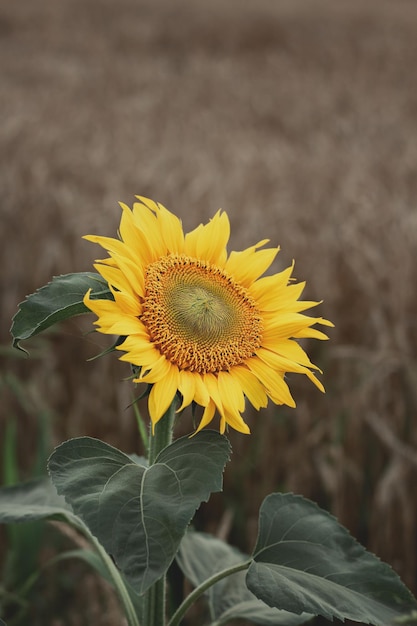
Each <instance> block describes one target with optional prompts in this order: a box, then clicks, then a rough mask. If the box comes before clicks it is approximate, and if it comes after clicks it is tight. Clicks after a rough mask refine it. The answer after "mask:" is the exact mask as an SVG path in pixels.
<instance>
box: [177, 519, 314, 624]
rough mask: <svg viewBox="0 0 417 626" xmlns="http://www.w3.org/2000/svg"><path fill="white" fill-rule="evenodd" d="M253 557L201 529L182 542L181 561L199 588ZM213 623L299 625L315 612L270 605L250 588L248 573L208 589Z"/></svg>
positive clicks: (240, 574) (179, 553) (179, 555)
mask: <svg viewBox="0 0 417 626" xmlns="http://www.w3.org/2000/svg"><path fill="white" fill-rule="evenodd" d="M248 559H249V557H248V556H247V555H245V554H243V553H242V552H240V551H239V550H237V549H236V548H233V547H232V546H230V545H228V544H227V543H225V542H224V541H221V540H220V539H217V538H215V537H213V536H211V535H208V534H205V533H199V532H192V531H190V532H188V533H186V534H185V536H184V538H183V540H182V541H181V545H180V549H179V552H178V555H177V563H178V565H179V566H180V568H181V570H182V572H183V574H184V576H185V577H186V578H188V580H189V581H190V582H191V583H192V584H193V585H194V587H198V586H199V585H201V584H202V583H204V582H205V581H206V580H207V579H208V578H210V577H211V576H213V575H214V574H217V573H218V572H220V571H222V570H226V569H227V568H230V567H233V566H234V565H237V564H238V563H243V562H245V561H247V560H248ZM207 599H208V603H209V608H210V614H211V616H212V619H213V620H214V621H213V626H214V625H216V626H220V625H221V624H226V623H228V622H229V621H231V620H235V619H245V620H246V621H250V622H253V623H254V624H260V625H262V626H298V624H302V623H303V622H306V621H307V620H309V619H311V618H312V617H313V616H312V615H307V614H303V615H294V614H292V613H288V611H280V610H279V609H276V608H271V607H269V606H267V605H266V604H265V603H264V602H262V600H259V599H258V598H257V597H256V596H254V594H253V593H252V592H251V591H249V589H248V588H247V586H246V582H245V572H243V571H242V572H237V573H234V574H231V575H229V576H227V577H226V578H223V579H222V580H220V581H219V582H217V583H216V584H214V585H213V586H212V587H210V588H209V589H208V590H207Z"/></svg>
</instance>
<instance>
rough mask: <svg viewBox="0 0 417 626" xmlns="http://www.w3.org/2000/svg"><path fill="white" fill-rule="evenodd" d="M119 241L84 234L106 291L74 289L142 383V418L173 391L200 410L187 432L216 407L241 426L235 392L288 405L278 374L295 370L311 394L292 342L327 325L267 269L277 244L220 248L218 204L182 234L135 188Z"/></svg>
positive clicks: (283, 277)
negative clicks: (98, 256)
mask: <svg viewBox="0 0 417 626" xmlns="http://www.w3.org/2000/svg"><path fill="white" fill-rule="evenodd" d="M121 207H122V210H123V213H122V218H121V222H120V231H119V239H113V238H109V237H98V236H91V235H90V236H87V237H86V239H88V240H90V241H93V242H95V243H98V244H100V245H101V246H102V247H103V248H104V249H106V250H107V252H108V253H109V257H108V258H106V259H104V260H100V261H97V262H96V264H95V268H96V269H97V271H98V272H99V273H100V274H101V275H102V276H103V278H104V279H105V280H106V281H107V282H108V284H109V287H110V289H111V291H112V293H113V297H114V300H99V299H91V298H90V293H87V294H86V295H85V298H84V303H85V305H86V306H87V307H88V308H89V309H91V311H93V312H94V313H95V314H96V315H97V321H96V322H95V324H96V325H97V327H98V330H99V331H100V332H102V333H106V334H112V335H120V336H123V337H125V339H124V341H123V342H122V343H120V344H119V345H117V349H118V350H121V351H122V352H123V354H122V355H121V357H120V358H121V360H124V361H128V362H129V363H131V364H132V365H134V366H137V368H139V369H137V371H138V372H139V374H137V377H136V378H135V379H134V380H135V382H137V383H147V384H149V385H150V386H151V391H150V394H149V401H148V406H149V414H150V417H151V420H152V423H153V424H156V423H157V422H158V420H159V419H160V418H161V417H162V416H163V414H164V413H165V411H166V410H167V409H168V407H169V405H170V404H171V402H172V401H173V399H174V397H175V395H176V394H177V393H178V394H180V397H181V406H180V409H179V410H182V409H183V408H184V407H186V406H188V405H189V404H191V403H192V402H194V403H196V404H199V405H201V406H202V407H203V413H202V418H201V421H200V424H199V426H198V430H199V429H201V428H203V427H204V426H206V425H207V424H208V423H209V422H210V421H211V420H212V419H213V417H214V415H215V413H216V410H217V411H218V413H219V415H220V431H221V432H224V430H225V428H226V424H228V425H229V426H231V427H232V428H235V429H236V430H238V431H240V432H243V433H248V432H249V428H248V426H247V424H246V423H245V422H244V420H243V418H242V412H243V410H244V407H245V398H246V399H248V400H249V401H250V402H251V404H252V405H253V406H254V407H255V408H256V409H260V408H261V407H265V406H266V405H267V403H268V399H271V400H272V401H273V402H275V403H276V404H286V405H289V406H295V402H294V400H293V398H292V396H291V393H290V391H289V388H288V386H287V384H286V382H285V380H284V378H285V374H286V373H287V372H298V373H301V374H305V375H306V376H308V377H309V378H310V380H312V382H313V383H314V384H315V385H316V386H317V387H318V388H319V389H320V390H322V391H324V389H323V386H322V384H321V383H320V381H319V380H318V379H317V378H316V376H315V374H314V370H318V368H317V367H316V366H315V365H314V364H313V363H311V361H310V360H309V358H308V356H307V354H306V353H305V351H304V350H303V349H302V348H301V346H300V345H299V344H298V343H297V339H300V338H303V337H314V338H316V339H327V336H326V335H325V334H324V333H323V332H321V331H319V330H317V329H316V328H313V326H315V325H316V324H322V325H325V326H332V325H333V324H332V323H331V322H329V321H327V320H325V319H323V318H321V317H310V316H307V315H304V314H303V313H302V311H305V310H306V309H309V308H311V307H313V306H315V305H317V304H318V302H311V301H308V302H307V301H301V300H300V299H299V298H300V296H301V293H302V291H303V288H304V283H294V281H293V280H292V278H291V274H292V270H293V266H291V267H289V268H287V269H285V270H284V271H282V272H280V273H278V274H274V275H271V276H264V277H262V275H263V274H264V273H265V271H266V270H267V269H268V268H269V267H270V265H271V264H272V262H273V260H274V259H275V256H276V254H277V252H278V248H265V247H264V246H265V244H266V243H267V242H268V241H267V240H264V241H261V242H259V243H257V244H255V245H254V246H252V247H250V248H247V249H246V250H242V251H240V252H231V253H230V254H228V253H227V249H226V246H227V243H228V240H229V235H230V225H229V219H228V217H227V214H226V213H222V212H220V211H218V212H217V213H216V214H215V216H214V217H213V218H212V219H211V220H210V221H209V222H208V223H207V224H204V225H202V224H201V225H200V226H198V227H197V228H196V229H195V230H193V231H191V232H189V233H187V234H184V232H183V229H182V225H181V222H180V220H179V219H178V218H177V217H176V216H175V215H173V214H172V213H170V212H169V211H168V210H167V209H165V207H163V206H162V205H161V204H159V203H156V202H153V201H152V200H149V199H147V198H143V197H140V196H138V201H137V202H135V203H134V205H133V208H132V209H130V208H129V207H128V206H126V205H124V204H121Z"/></svg>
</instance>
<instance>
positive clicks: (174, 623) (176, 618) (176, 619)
mask: <svg viewBox="0 0 417 626" xmlns="http://www.w3.org/2000/svg"><path fill="white" fill-rule="evenodd" d="M251 563H252V559H248V560H247V561H243V563H238V564H237V565H233V566H232V567H227V568H226V569H223V570H222V571H221V572H218V573H217V574H214V575H213V576H211V577H210V578H207V580H205V581H204V582H203V583H201V585H199V586H198V587H196V588H195V589H194V591H192V592H191V593H190V595H188V596H187V597H186V598H185V600H184V602H183V603H182V604H181V605H180V606H179V607H178V609H177V610H176V611H175V613H174V615H173V616H172V617H171V619H170V620H169V622H168V626H179V623H180V621H181V620H182V618H183V617H184V615H185V614H186V612H187V611H188V609H189V608H190V607H191V605H192V604H194V602H195V601H196V600H198V598H199V597H200V596H201V595H203V593H204V592H205V591H206V590H207V589H209V587H211V586H212V585H215V584H216V583H217V582H219V580H222V579H223V578H227V576H231V575H232V574H236V573H237V572H241V571H242V570H245V569H248V567H249V565H250V564H251Z"/></svg>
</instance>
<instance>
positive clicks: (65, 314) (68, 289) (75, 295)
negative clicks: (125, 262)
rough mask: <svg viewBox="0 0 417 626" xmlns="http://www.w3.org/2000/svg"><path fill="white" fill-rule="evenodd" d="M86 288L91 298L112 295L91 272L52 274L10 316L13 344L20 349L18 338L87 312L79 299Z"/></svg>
mask: <svg viewBox="0 0 417 626" xmlns="http://www.w3.org/2000/svg"><path fill="white" fill-rule="evenodd" d="M89 289H91V290H92V293H91V297H92V298H101V299H109V300H111V299H112V298H113V296H112V293H111V291H110V289H109V287H108V284H107V282H106V281H105V280H104V279H103V278H102V277H101V276H100V275H99V274H96V273H94V272H80V273H78V274H65V275H62V276H55V277H54V278H53V279H52V281H51V282H50V283H48V284H47V285H45V286H44V287H41V288H40V289H38V290H37V291H35V293H33V294H31V295H30V296H27V298H26V300H24V302H22V303H21V304H20V305H19V310H18V311H17V313H16V315H15V316H14V317H13V323H12V327H11V329H10V332H11V334H12V337H13V347H15V348H17V349H19V350H23V348H21V346H20V342H21V341H23V340H25V339H29V338H30V337H33V336H35V335H37V334H38V333H40V332H42V331H43V330H45V329H46V328H49V327H50V326H52V325H53V324H56V323H57V322H62V321H63V320H66V319H69V318H70V317H73V316H74V315H80V314H81V313H89V312H90V311H89V309H87V307H86V306H85V305H84V302H83V298H84V296H85V294H86V293H87V291H88V290H89ZM23 352H25V350H23Z"/></svg>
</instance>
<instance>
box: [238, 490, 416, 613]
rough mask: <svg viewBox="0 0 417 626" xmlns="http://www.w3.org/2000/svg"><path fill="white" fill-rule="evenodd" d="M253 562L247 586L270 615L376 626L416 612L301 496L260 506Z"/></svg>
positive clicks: (397, 586)
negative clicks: (274, 611)
mask: <svg viewBox="0 0 417 626" xmlns="http://www.w3.org/2000/svg"><path fill="white" fill-rule="evenodd" d="M253 556H254V562H253V563H252V564H251V565H250V567H249V569H248V572H247V576H246V581H247V585H248V587H249V589H250V590H251V591H252V592H253V593H254V594H255V595H256V596H257V597H258V598H260V599H262V600H263V601H264V602H266V603H267V604H268V605H269V606H271V607H277V608H281V609H285V610H287V611H290V612H292V613H301V612H302V611H306V612H308V613H313V614H316V615H322V616H323V617H326V618H327V619H333V618H334V617H336V618H338V619H340V620H345V619H350V620H354V621H359V622H362V623H366V624H368V623H370V624H376V625H379V624H388V623H391V622H392V621H393V620H394V619H395V618H398V617H399V616H401V615H403V614H404V613H406V612H409V611H410V610H412V609H415V608H416V607H417V603H416V600H415V599H414V598H413V596H412V595H411V593H410V592H409V591H408V589H407V588H406V587H405V586H404V585H403V584H402V582H401V580H400V579H399V577H398V576H397V574H395V573H394V571H393V570H392V569H391V568H390V567H389V565H387V564H386V563H382V562H381V561H380V560H379V559H378V558H377V557H376V556H374V555H373V554H370V553H369V552H367V551H366V550H365V548H363V546H361V545H360V544H359V543H358V542H357V541H356V540H355V539H353V537H351V535H349V533H348V531H347V530H346V529H345V528H343V527H342V526H341V525H340V524H339V523H338V521H337V520H336V519H335V518H334V517H333V516H331V515H330V514H329V513H327V512H326V511H323V510H322V509H320V508H319V507H318V506H317V505H316V504H314V503H313V502H311V501H309V500H306V499H305V498H302V497H301V496H295V495H293V494H279V493H276V494H272V495H270V496H268V497H267V498H266V499H265V500H264V502H263V504H262V507H261V510H260V521H259V534H258V539H257V544H256V547H255V550H254V555H253Z"/></svg>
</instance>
